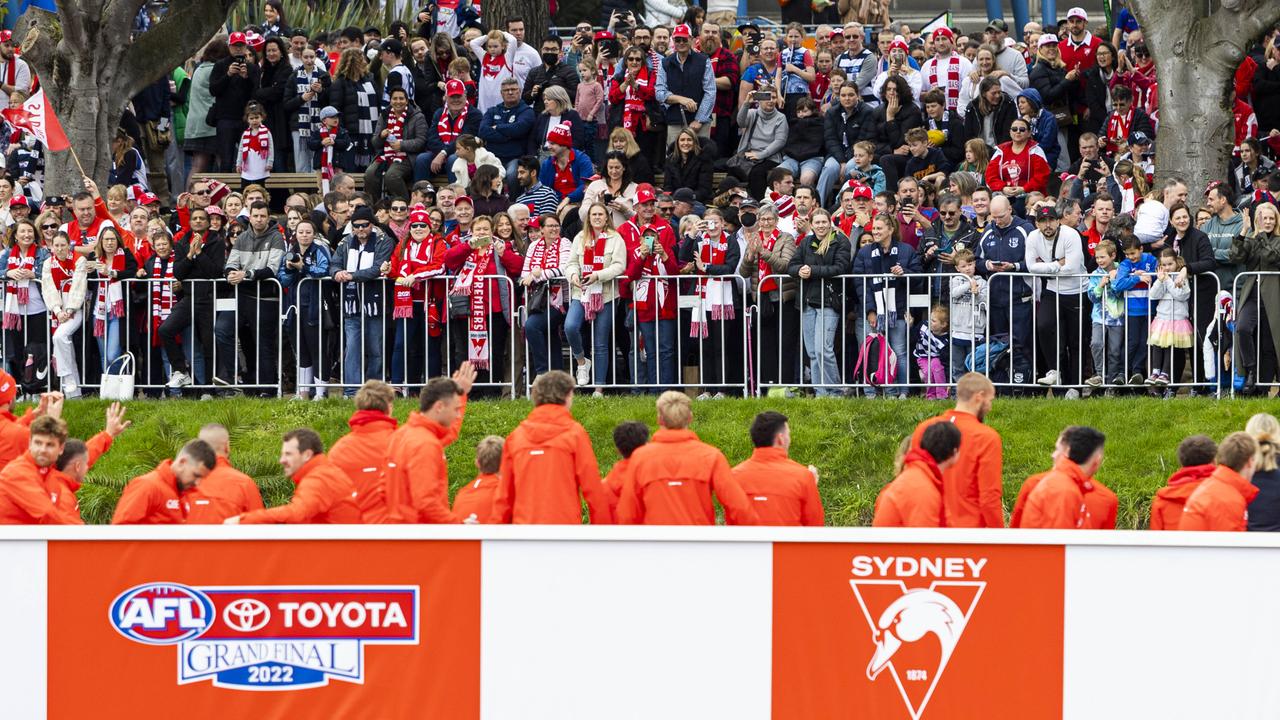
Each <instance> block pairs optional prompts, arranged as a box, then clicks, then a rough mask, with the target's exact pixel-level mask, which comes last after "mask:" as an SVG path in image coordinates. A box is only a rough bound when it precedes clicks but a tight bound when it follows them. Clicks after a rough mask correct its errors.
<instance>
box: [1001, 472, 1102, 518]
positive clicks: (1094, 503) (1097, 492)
mask: <svg viewBox="0 0 1280 720" xmlns="http://www.w3.org/2000/svg"><path fill="white" fill-rule="evenodd" d="M1048 475H1049V473H1047V472H1042V473H1036V474H1035V475H1032V476H1031V477H1029V478H1027V479H1026V481H1025V482H1023V483H1022V488H1021V489H1019V490H1018V499H1017V500H1016V501H1014V503H1013V512H1012V513H1011V514H1010V515H1009V527H1011V528H1019V527H1023V525H1022V515H1023V513H1024V512H1025V511H1026V509H1027V498H1028V497H1030V495H1031V491H1032V490H1035V489H1036V486H1037V485H1039V484H1040V481H1041V480H1043V479H1045V478H1046V477H1048ZM1089 482H1090V483H1092V484H1093V491H1092V492H1087V493H1085V494H1084V504H1085V505H1088V506H1089V527H1088V528H1086V529H1088V530H1115V529H1116V512H1117V511H1118V510H1119V508H1120V498H1118V497H1116V494H1115V492H1113V491H1112V490H1111V488H1109V487H1107V486H1106V485H1103V484H1102V483H1100V482H1098V479H1097V478H1089Z"/></svg>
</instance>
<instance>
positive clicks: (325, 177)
mask: <svg viewBox="0 0 1280 720" xmlns="http://www.w3.org/2000/svg"><path fill="white" fill-rule="evenodd" d="M318 132H319V133H320V140H321V141H323V140H324V139H325V138H333V139H334V142H337V140H338V128H337V127H328V126H326V125H321V126H320V128H319V130H318ZM330 180H333V146H332V145H322V146H321V149H320V186H321V190H323V191H324V192H326V193H328V192H329V181H330Z"/></svg>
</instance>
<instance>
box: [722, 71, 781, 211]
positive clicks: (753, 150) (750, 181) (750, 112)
mask: <svg viewBox="0 0 1280 720" xmlns="http://www.w3.org/2000/svg"><path fill="white" fill-rule="evenodd" d="M738 125H739V126H740V127H742V128H743V130H742V139H741V140H739V141H738V151H737V153H735V154H734V156H733V157H732V158H729V162H728V164H727V165H726V169H727V170H728V171H729V173H730V174H732V175H735V176H737V177H738V179H740V180H744V181H746V183H747V190H748V192H750V193H751V197H753V198H758V197H761V196H763V195H764V189H765V179H766V178H767V177H768V175H769V171H770V170H772V169H774V168H775V167H777V166H778V163H779V162H780V161H781V160H782V149H783V148H784V147H786V145H787V132H788V130H787V118H786V116H784V115H783V114H782V113H781V112H779V111H778V91H777V90H776V89H775V88H773V87H772V86H770V87H767V88H766V89H764V90H760V91H757V92H755V93H753V94H752V96H751V101H750V102H747V103H744V104H743V105H742V107H741V108H739V109H738Z"/></svg>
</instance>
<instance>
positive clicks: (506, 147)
mask: <svg viewBox="0 0 1280 720" xmlns="http://www.w3.org/2000/svg"><path fill="white" fill-rule="evenodd" d="M533 121H534V114H533V108H531V107H529V106H528V105H525V104H524V101H523V100H522V101H520V102H517V103H516V105H515V107H507V106H506V104H505V103H502V104H498V105H494V106H493V107H491V108H489V110H488V111H487V112H485V114H484V117H482V118H481V119H480V139H481V140H483V141H484V145H485V147H487V148H488V149H489V152H491V153H493V154H494V155H497V156H498V158H499V159H500V160H502V161H503V162H510V161H512V160H515V159H516V158H518V157H520V156H521V155H524V153H525V145H526V144H527V143H528V142H529V133H530V131H532V130H533Z"/></svg>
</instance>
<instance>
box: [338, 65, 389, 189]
mask: <svg viewBox="0 0 1280 720" xmlns="http://www.w3.org/2000/svg"><path fill="white" fill-rule="evenodd" d="M380 103H381V97H380V96H379V95H378V91H377V89H376V88H375V87H374V86H373V76H372V75H370V74H369V61H368V60H367V59H365V56H364V51H362V50H360V49H359V48H347V49H346V50H343V51H342V55H341V57H340V58H339V59H338V71H337V72H336V73H335V74H334V78H333V84H331V85H330V86H329V104H330V105H332V106H333V107H334V108H335V109H336V110H337V111H338V117H339V118H340V122H341V124H342V127H343V128H344V129H346V131H347V134H348V135H349V136H350V137H351V141H352V142H353V143H355V147H354V149H353V151H352V152H351V153H345V154H344V156H345V159H349V160H350V163H351V166H350V167H344V168H342V169H343V170H346V171H349V172H352V171H356V170H361V169H363V168H365V167H367V166H368V165H369V163H370V162H372V161H373V149H372V143H373V133H374V131H375V130H376V129H377V127H378V117H379V111H380V110H381V106H380Z"/></svg>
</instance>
